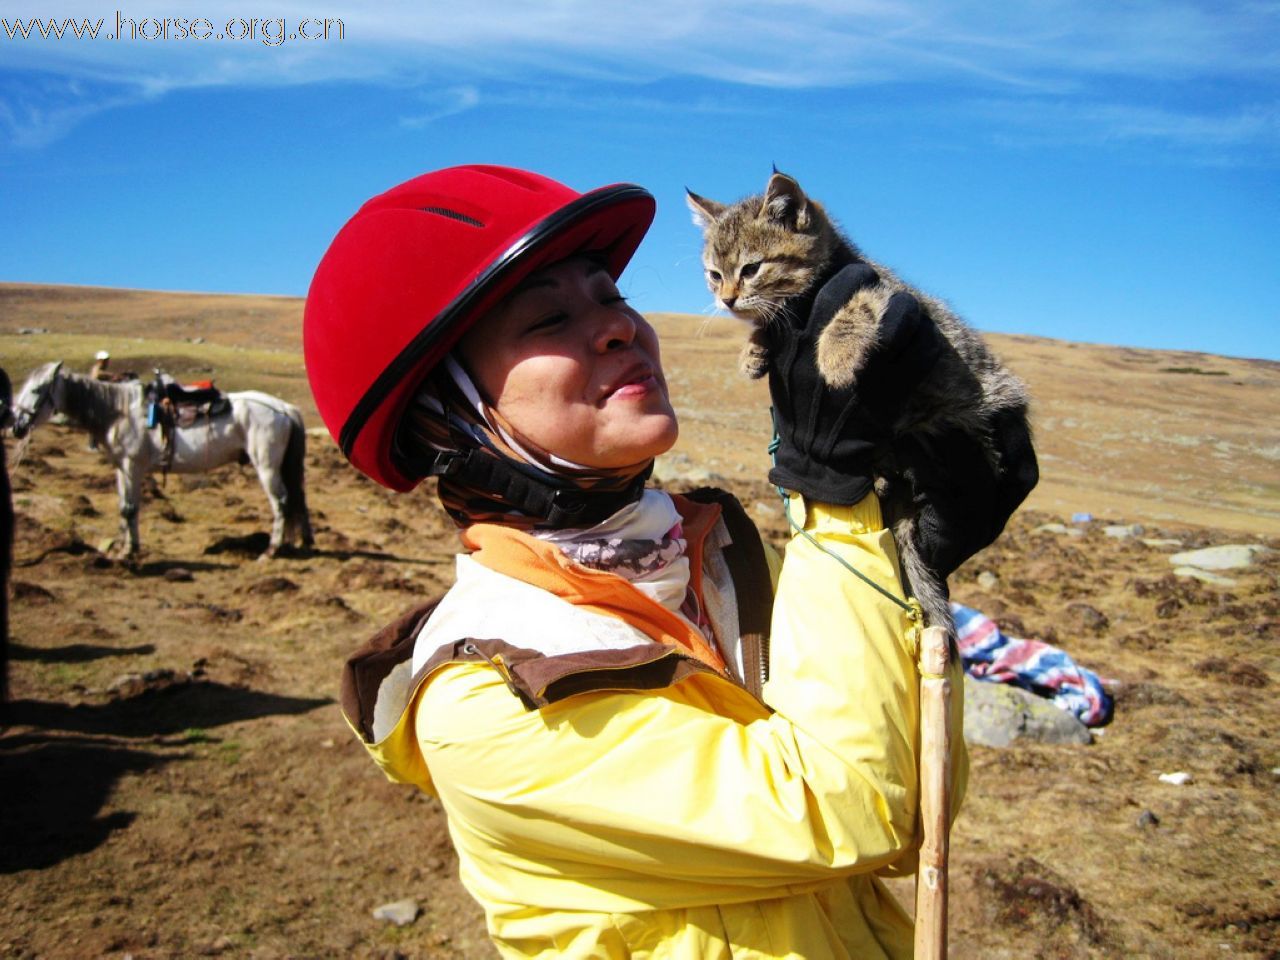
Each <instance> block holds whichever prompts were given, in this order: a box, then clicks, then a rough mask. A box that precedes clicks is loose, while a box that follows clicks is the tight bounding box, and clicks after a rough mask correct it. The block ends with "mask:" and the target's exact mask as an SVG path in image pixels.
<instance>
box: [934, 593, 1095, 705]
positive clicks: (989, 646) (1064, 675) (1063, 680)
mask: <svg viewBox="0 0 1280 960" xmlns="http://www.w3.org/2000/svg"><path fill="white" fill-rule="evenodd" d="M951 612H952V614H953V615H954V616H955V620H956V637H957V639H958V640H959V641H960V659H961V661H962V662H963V664H964V671H965V673H967V674H969V676H971V677H974V678H976V679H978V680H985V681H987V682H990V683H1012V684H1014V685H1015V686H1019V687H1022V688H1023V689H1024V690H1029V691H1031V692H1032V693H1034V694H1036V695H1038V696H1042V697H1049V698H1050V699H1052V700H1053V702H1054V703H1055V704H1057V705H1058V706H1059V707H1061V708H1062V709H1063V710H1066V711H1067V712H1068V713H1072V714H1074V715H1075V717H1076V719H1078V720H1079V721H1080V722H1081V723H1083V724H1086V725H1087V726H1090V727H1100V726H1103V725H1104V724H1107V723H1110V722H1111V708H1112V702H1111V697H1110V696H1109V695H1108V694H1107V692H1106V691H1105V690H1104V689H1103V688H1102V680H1101V678H1100V677H1099V676H1098V675H1097V674H1096V673H1094V672H1093V671H1092V670H1087V669H1085V668H1084V667H1081V666H1079V665H1078V664H1077V663H1076V662H1075V661H1074V660H1072V659H1071V657H1070V656H1068V655H1067V654H1066V652H1065V651H1063V650H1059V649H1058V648H1057V647H1053V646H1050V645H1049V644H1047V643H1043V642H1041V641H1039V640H1019V639H1016V638H1014V637H1009V636H1006V635H1005V634H1003V633H1001V632H1000V628H999V627H998V626H996V623H995V621H994V620H992V619H991V618H990V617H987V616H984V615H983V614H981V613H979V612H978V611H977V610H974V609H973V608H972V607H966V606H963V605H961V604H959V603H953V604H951Z"/></svg>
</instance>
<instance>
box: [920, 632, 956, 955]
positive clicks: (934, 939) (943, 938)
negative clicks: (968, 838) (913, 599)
mask: <svg viewBox="0 0 1280 960" xmlns="http://www.w3.org/2000/svg"><path fill="white" fill-rule="evenodd" d="M949 659H950V648H949V644H948V643H947V632H946V630H944V629H942V628H941V627H926V628H925V630H924V634H923V636H922V637H921V640H920V823H921V828H922V830H923V831H924V840H923V842H922V843H921V846H920V866H919V868H918V870H917V872H916V931H915V932H916V945H915V957H916V960H942V958H944V957H946V955H947V854H948V852H949V851H948V848H949V844H950V838H949V834H950V832H951V734H952V731H951V681H950V680H949V679H947V662H948V660H949Z"/></svg>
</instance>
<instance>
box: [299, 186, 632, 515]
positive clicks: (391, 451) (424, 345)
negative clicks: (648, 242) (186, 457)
mask: <svg viewBox="0 0 1280 960" xmlns="http://www.w3.org/2000/svg"><path fill="white" fill-rule="evenodd" d="M653 214H654V200H653V197H652V196H651V195H650V194H649V193H648V191H646V190H645V189H644V188H642V187H638V186H635V185H634V184H625V183H624V184H615V185H613V186H608V187H601V188H600V189H598V190H592V191H590V192H588V193H578V192H576V191H574V190H571V189H570V188H569V187H566V186H565V185H564V184H561V183H557V182H556V181H555V180H551V179H548V178H547V177H543V176H539V175H538V174H536V173H528V172H526V171H524V170H515V169H512V168H510V167H494V166H480V165H476V166H463V167H449V168H447V169H444V170H437V171H435V172H434V173H427V174H423V175H422V176H420V177H415V178H414V179H412V180H409V181H408V182H406V183H402V184H400V185H399V186H398V187H392V188H391V189H390V190H388V191H387V192H386V193H383V194H380V195H379V196H376V197H374V198H373V199H372V200H369V201H368V202H367V203H365V204H364V206H362V207H361V208H360V209H359V210H358V211H356V214H355V216H353V217H352V218H351V219H350V220H348V221H347V223H346V224H345V225H344V226H343V228H342V229H341V230H339V231H338V235H337V236H336V237H334V239H333V243H331V244H330V245H329V249H328V251H326V253H325V255H324V257H323V259H321V261H320V265H319V267H317V268H316V274H315V277H314V278H313V279H312V281H311V288H310V290H308V292H307V304H306V310H305V312H304V315H303V324H302V340H303V350H304V353H305V356H306V364H307V378H308V379H309V380H310V382H311V392H312V394H313V395H314V396H315V400H316V407H317V408H318V409H319V411H320V416H321V418H322V419H323V420H324V422H325V426H327V427H328V428H329V433H331V434H332V435H333V438H334V439H335V440H336V441H337V442H338V445H339V446H340V447H341V448H342V452H343V453H344V454H345V455H346V457H347V459H348V460H350V461H351V463H352V464H353V465H354V466H355V467H356V468H357V469H359V470H360V471H361V472H363V473H365V474H366V475H368V476H369V477H371V478H372V479H374V480H376V481H377V482H378V483H380V484H382V485H383V486H385V487H390V488H391V489H393V490H411V489H413V487H415V486H416V485H417V484H418V483H419V482H420V481H421V480H422V476H421V475H419V473H418V472H417V471H414V470H412V469H411V468H409V467H408V466H407V465H406V464H405V463H404V462H403V461H401V460H400V458H398V456H397V454H396V451H395V444H394V442H393V441H394V439H395V434H396V430H397V428H398V427H399V425H400V418H401V416H402V415H403V414H404V411H405V408H406V406H407V405H408V403H409V400H410V399H411V398H412V396H413V394H414V392H415V390H416V388H417V386H418V384H420V383H421V382H422V379H423V377H425V376H426V374H427V373H428V372H429V371H430V370H431V368H432V367H433V366H435V364H436V363H438V362H439V361H440V360H441V359H442V358H443V357H444V355H445V353H447V352H448V351H449V349H450V348H451V347H452V346H453V345H454V344H455V343H457V341H458V339H459V338H460V337H461V336H462V335H463V333H465V332H466V330H467V328H468V327H470V326H471V324H472V323H474V322H475V321H476V320H477V319H479V318H480V317H482V316H484V314H485V313H486V312H487V311H488V310H490V309H491V308H492V307H493V306H495V305H496V304H497V303H498V302H499V301H500V300H501V299H502V298H503V297H504V296H505V295H506V294H508V293H509V292H510V291H511V290H512V289H513V288H514V287H515V286H516V284H518V283H519V282H520V281H521V280H523V279H524V278H525V277H526V276H528V275H529V274H530V273H532V272H533V271H535V270H537V269H539V268H541V267H544V266H546V265H548V264H551V263H554V262H556V261H557V260H562V259H563V258H565V257H567V256H571V255H572V254H574V253H579V252H585V251H592V252H596V253H599V254H600V255H602V256H603V257H604V259H605V263H606V265H607V267H608V269H609V272H610V273H611V274H612V275H613V277H614V279H615V280H616V279H617V278H618V275H619V274H621V273H622V269H623V268H624V267H625V266H626V265H627V262H628V261H629V260H630V259H631V255H632V254H633V253H634V252H635V249H636V247H637V246H639V244H640V240H641V238H643V237H644V235H645V232H646V231H647V230H648V229H649V224H650V222H652V220H653Z"/></svg>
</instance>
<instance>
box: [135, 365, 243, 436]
mask: <svg viewBox="0 0 1280 960" xmlns="http://www.w3.org/2000/svg"><path fill="white" fill-rule="evenodd" d="M230 412H231V400H230V399H229V398H228V397H227V395H226V394H225V393H223V392H222V391H221V390H219V389H218V388H217V387H215V386H214V385H213V381H212V380H201V381H199V382H197V383H190V384H181V383H178V382H177V381H176V380H174V379H173V377H171V376H169V375H168V374H167V373H157V374H156V378H155V380H154V381H153V382H152V383H151V384H150V385H149V386H148V387H147V426H149V427H154V426H155V425H156V424H161V425H162V426H163V427H165V428H169V429H172V428H173V427H190V426H194V425H195V423H196V422H197V421H199V420H214V419H216V418H218V417H222V416H226V415H227V414H229V413H230Z"/></svg>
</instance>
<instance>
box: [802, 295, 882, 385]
mask: <svg viewBox="0 0 1280 960" xmlns="http://www.w3.org/2000/svg"><path fill="white" fill-rule="evenodd" d="M883 315H884V297H883V295H882V294H881V292H880V290H879V288H878V287H871V288H868V289H863V290H859V291H858V292H857V293H855V294H854V295H853V298H852V299H851V300H850V301H849V302H848V303H846V304H845V305H844V306H843V307H841V308H840V310H839V312H838V313H836V315H835V316H834V317H832V318H831V322H830V323H828V324H827V325H826V327H825V328H824V329H823V331H822V333H821V334H820V335H819V337H818V352H817V363H818V373H819V374H820V375H821V376H822V379H823V381H824V382H825V383H826V384H827V385H828V386H830V387H834V388H836V389H837V390H839V389H842V388H844V387H847V386H850V385H851V384H852V383H853V381H854V380H855V379H856V378H857V376H858V371H859V370H861V369H862V365H863V364H864V363H865V362H866V359H867V353H868V351H870V349H871V347H872V346H873V345H874V344H875V341H876V333H877V331H878V329H879V325H880V318H881V317H882V316H883Z"/></svg>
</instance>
